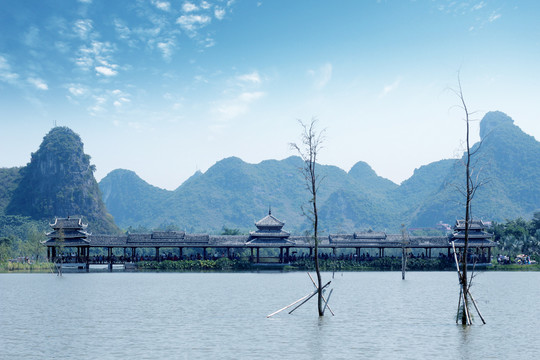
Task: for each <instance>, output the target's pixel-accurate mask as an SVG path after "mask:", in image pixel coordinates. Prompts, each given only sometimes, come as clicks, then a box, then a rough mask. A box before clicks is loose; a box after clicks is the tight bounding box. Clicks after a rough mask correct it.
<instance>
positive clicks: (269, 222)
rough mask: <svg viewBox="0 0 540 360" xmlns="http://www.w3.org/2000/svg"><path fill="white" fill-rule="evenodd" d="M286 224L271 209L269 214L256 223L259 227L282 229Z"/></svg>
mask: <svg viewBox="0 0 540 360" xmlns="http://www.w3.org/2000/svg"><path fill="white" fill-rule="evenodd" d="M284 225H285V223H284V222H283V221H281V220H278V219H277V218H275V217H274V216H273V215H272V210H269V211H268V215H266V216H265V217H263V218H262V219H261V220H259V221H257V222H256V223H255V226H256V227H257V229H272V228H277V229H281V228H282V227H283V226H284Z"/></svg>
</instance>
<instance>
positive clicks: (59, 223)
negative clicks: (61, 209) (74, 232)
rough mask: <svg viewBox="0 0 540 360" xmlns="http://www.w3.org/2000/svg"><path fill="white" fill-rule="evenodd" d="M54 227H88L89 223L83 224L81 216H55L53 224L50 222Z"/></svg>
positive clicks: (56, 228)
mask: <svg viewBox="0 0 540 360" xmlns="http://www.w3.org/2000/svg"><path fill="white" fill-rule="evenodd" d="M49 225H50V226H51V227H52V228H53V229H55V230H58V229H86V227H87V226H88V224H83V222H82V219H81V218H80V217H70V216H68V217H67V218H55V219H54V223H53V224H49Z"/></svg>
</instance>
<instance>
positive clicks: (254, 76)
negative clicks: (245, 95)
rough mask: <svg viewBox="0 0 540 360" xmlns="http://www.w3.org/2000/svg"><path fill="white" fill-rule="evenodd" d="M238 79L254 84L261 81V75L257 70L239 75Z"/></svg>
mask: <svg viewBox="0 0 540 360" xmlns="http://www.w3.org/2000/svg"><path fill="white" fill-rule="evenodd" d="M238 80H240V81H242V82H247V83H253V84H260V83H261V77H260V75H259V73H258V72H257V71H254V72H252V73H249V74H244V75H240V76H238Z"/></svg>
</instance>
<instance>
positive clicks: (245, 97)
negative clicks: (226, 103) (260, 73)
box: [238, 91, 264, 104]
mask: <svg viewBox="0 0 540 360" xmlns="http://www.w3.org/2000/svg"><path fill="white" fill-rule="evenodd" d="M263 96H264V92H262V91H254V92H244V93H242V94H240V96H239V97H238V100H240V101H241V102H243V103H245V104H250V103H252V102H253V101H255V100H258V99H260V98H262V97H263Z"/></svg>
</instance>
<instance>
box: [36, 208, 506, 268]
mask: <svg viewBox="0 0 540 360" xmlns="http://www.w3.org/2000/svg"><path fill="white" fill-rule="evenodd" d="M255 225H256V227H257V230H256V231H252V232H251V233H250V234H249V235H208V234H187V233H185V232H183V231H156V232H152V233H148V234H125V235H120V236H110V235H90V234H88V233H87V232H86V231H85V229H86V226H87V225H85V224H83V223H82V221H81V219H80V218H57V219H56V220H55V223H54V224H51V227H52V228H53V231H52V232H50V233H49V234H48V237H49V239H48V240H47V241H45V242H44V243H43V244H44V245H45V246H47V256H48V258H49V259H51V260H53V259H57V258H58V256H59V255H60V254H62V253H64V252H65V250H66V249H71V251H73V252H70V251H67V253H68V255H67V256H66V255H63V256H64V259H63V260H64V261H66V262H75V263H78V264H81V265H80V266H82V267H84V268H85V269H86V270H88V269H89V266H90V265H92V264H107V265H108V266H109V268H110V269H111V270H112V268H113V264H119V263H121V264H128V263H133V262H137V261H140V260H154V261H161V260H164V259H167V260H183V259H191V258H195V259H211V258H215V257H216V254H219V256H227V257H228V258H230V259H235V258H238V256H240V255H239V254H242V256H243V257H246V252H247V253H248V254H249V256H248V258H249V260H250V261H251V262H252V263H255V264H261V263H287V262H288V261H289V260H290V259H293V258H297V257H299V256H302V257H311V256H312V255H313V250H314V241H313V239H312V237H310V236H293V235H290V234H289V233H288V232H285V231H283V229H282V228H283V226H284V223H283V222H281V221H279V220H278V219H276V218H275V217H274V216H272V214H271V213H270V212H269V214H268V215H267V216H266V217H265V218H263V219H261V220H260V221H258V222H256V223H255ZM463 233H464V223H463V222H460V221H458V222H457V223H456V225H455V227H454V232H453V233H452V234H451V235H449V236H404V235H402V234H386V233H384V232H361V233H353V234H330V235H328V236H326V237H321V238H319V249H320V250H321V253H322V254H325V253H326V256H328V254H329V256H337V254H338V252H339V253H340V254H341V256H343V254H346V255H348V258H351V259H360V258H362V257H365V256H366V252H367V254H368V255H367V256H368V257H384V256H386V254H385V252H386V251H388V250H391V249H403V248H404V247H405V248H408V249H411V250H415V249H416V250H417V252H418V251H422V254H423V256H425V257H427V258H430V257H432V255H433V250H435V252H436V253H435V255H436V256H439V254H441V253H442V254H444V255H445V256H448V257H450V255H451V249H452V244H451V242H452V241H454V242H455V245H456V247H457V248H458V249H460V248H463V238H464V235H463ZM491 237H492V235H491V234H489V233H487V232H486V231H485V226H484V224H483V223H482V222H481V221H475V222H473V224H472V225H470V230H469V251H470V252H472V253H475V254H477V255H478V256H481V257H484V258H486V259H491V248H493V247H495V246H496V244H495V243H494V242H493V241H491ZM97 248H99V249H105V250H106V255H103V250H101V251H99V254H97V253H98V252H97V251H95V249H97ZM92 249H94V254H92V251H91V250H92ZM120 249H121V250H120ZM147 249H153V250H154V251H153V252H152V253H153V254H152V255H148V253H149V252H148V250H147ZM268 249H271V251H268ZM74 250H75V251H74ZM187 250H188V251H187ZM164 251H168V253H165V252H164ZM119 252H120V254H118V253H119ZM188 252H189V253H191V254H188ZM262 252H265V253H266V255H265V254H262ZM143 253H144V254H143ZM268 253H270V255H269V254H268ZM370 253H371V255H370ZM399 253H401V252H399ZM278 254H279V255H278ZM323 256H324V255H323Z"/></svg>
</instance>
